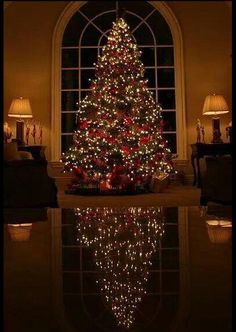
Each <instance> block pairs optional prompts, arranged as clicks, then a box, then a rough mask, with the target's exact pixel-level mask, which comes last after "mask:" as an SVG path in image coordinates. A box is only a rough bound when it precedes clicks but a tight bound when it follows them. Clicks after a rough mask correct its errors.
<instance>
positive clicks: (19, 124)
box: [16, 120, 25, 145]
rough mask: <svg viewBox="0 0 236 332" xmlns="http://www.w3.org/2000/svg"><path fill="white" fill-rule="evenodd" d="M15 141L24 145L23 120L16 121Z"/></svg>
mask: <svg viewBox="0 0 236 332" xmlns="http://www.w3.org/2000/svg"><path fill="white" fill-rule="evenodd" d="M16 141H17V143H18V145H24V144H25V143H24V121H22V120H17V121H16Z"/></svg>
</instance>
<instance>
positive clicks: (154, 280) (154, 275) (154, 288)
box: [146, 272, 160, 293]
mask: <svg viewBox="0 0 236 332" xmlns="http://www.w3.org/2000/svg"><path fill="white" fill-rule="evenodd" d="M146 291H147V292H148V293H159V292H160V273H159V272H151V273H150V274H149V277H148V283H147V288H146Z"/></svg>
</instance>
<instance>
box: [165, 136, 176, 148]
mask: <svg viewBox="0 0 236 332" xmlns="http://www.w3.org/2000/svg"><path fill="white" fill-rule="evenodd" d="M163 137H164V138H165V139H166V140H167V141H168V145H167V146H168V147H169V148H170V150H171V152H172V153H176V134H163Z"/></svg>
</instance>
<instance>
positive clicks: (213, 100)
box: [202, 94, 229, 143]
mask: <svg viewBox="0 0 236 332" xmlns="http://www.w3.org/2000/svg"><path fill="white" fill-rule="evenodd" d="M228 112H229V108H228V105H227V103H226V101H225V99H224V97H223V96H221V95H216V94H212V95H208V96H206V98H205V102H204V105H203V110H202V113H203V114H204V115H213V118H212V131H213V139H212V143H222V139H221V132H220V118H219V116H218V115H219V114H225V113H228Z"/></svg>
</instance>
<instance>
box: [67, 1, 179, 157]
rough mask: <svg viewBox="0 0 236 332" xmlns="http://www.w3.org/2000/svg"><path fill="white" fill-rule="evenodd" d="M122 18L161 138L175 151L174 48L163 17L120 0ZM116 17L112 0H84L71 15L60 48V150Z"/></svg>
mask: <svg viewBox="0 0 236 332" xmlns="http://www.w3.org/2000/svg"><path fill="white" fill-rule="evenodd" d="M120 6H122V7H125V9H126V17H125V19H126V21H127V23H128V25H129V26H130V28H131V31H132V33H133V36H134V38H135V39H136V42H137V44H138V46H139V48H140V50H141V51H142V52H143V53H142V57H141V61H142V62H143V64H144V66H145V77H146V78H147V79H148V81H149V83H148V86H149V89H150V90H151V91H152V92H153V97H154V99H155V100H156V102H157V103H159V104H160V105H161V107H162V109H163V112H162V114H163V118H164V120H165V126H164V136H165V137H166V138H167V139H168V141H169V146H170V148H171V150H172V153H174V154H175V153H176V151H177V146H176V109H175V107H176V106H175V105H176V103H175V88H176V87H175V67H174V47H173V40H172V35H171V31H170V28H169V26H168V24H167V23H166V21H165V19H164V18H163V16H162V15H161V14H160V13H159V12H158V10H156V9H155V8H154V7H153V6H152V5H151V4H149V3H148V2H146V1H137V2H133V1H122V4H120ZM115 19H116V2H115V1H96V6H94V2H90V1H88V2H87V3H86V4H85V5H83V6H82V7H80V9H79V10H78V11H77V12H76V13H75V14H74V15H73V16H72V17H71V19H70V20H69V22H68V24H67V26H66V29H65V31H64V35H63V41H62V47H61V63H62V68H61V78H62V80H61V143H62V144H61V147H62V151H61V152H65V151H67V150H68V149H69V147H70V145H71V144H72V138H73V133H74V131H75V130H76V114H75V113H76V111H77V109H78V103H79V102H80V101H81V100H82V99H83V98H84V97H85V96H86V94H87V92H88V91H89V85H90V82H89V79H93V78H94V63H96V62H97V56H98V54H100V51H101V47H102V46H103V45H105V44H106V42H107V37H106V35H107V34H108V33H109V31H110V29H111V27H112V22H113V21H115Z"/></svg>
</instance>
